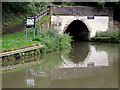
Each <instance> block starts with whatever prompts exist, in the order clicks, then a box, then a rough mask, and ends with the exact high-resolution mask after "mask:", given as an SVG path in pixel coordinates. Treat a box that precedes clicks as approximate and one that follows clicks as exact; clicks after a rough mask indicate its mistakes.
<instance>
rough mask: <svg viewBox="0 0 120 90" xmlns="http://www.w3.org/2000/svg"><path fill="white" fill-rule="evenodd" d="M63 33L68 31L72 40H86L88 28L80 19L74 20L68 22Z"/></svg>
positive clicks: (87, 38)
mask: <svg viewBox="0 0 120 90" xmlns="http://www.w3.org/2000/svg"><path fill="white" fill-rule="evenodd" d="M65 33H69V35H70V36H72V39H73V40H74V41H88V40H89V30H88V28H87V26H86V25H85V24H84V23H83V22H82V21H80V20H74V21H73V22H71V23H70V24H69V26H68V27H67V29H66V30H65Z"/></svg>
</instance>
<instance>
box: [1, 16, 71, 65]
mask: <svg viewBox="0 0 120 90" xmlns="http://www.w3.org/2000/svg"><path fill="white" fill-rule="evenodd" d="M48 18H49V15H47V16H45V17H44V18H43V19H41V20H39V21H37V22H36V25H35V32H36V33H35V38H33V29H32V28H31V29H29V30H28V37H27V39H26V37H25V35H26V32H25V30H23V31H20V32H16V33H14V34H8V35H4V36H2V48H1V50H6V49H7V50H8V49H13V50H14V49H19V48H20V47H21V46H27V45H31V44H35V45H37V44H38V43H43V44H44V46H43V47H42V48H39V49H36V50H32V51H28V52H22V53H18V54H15V55H10V56H7V57H3V59H2V60H3V61H2V62H3V63H2V64H3V66H7V65H8V64H7V63H8V62H9V61H12V63H10V64H11V65H14V64H19V59H21V57H28V56H35V55H38V54H43V53H47V52H51V51H56V50H62V49H64V48H71V44H70V42H71V41H72V39H71V37H70V36H69V35H68V34H59V33H58V30H55V29H53V28H49V29H45V30H42V29H41V28H40V26H41V23H43V22H44V21H46V20H49V19H48ZM16 60H17V63H16ZM14 62H15V63H14ZM20 62H22V63H25V61H24V60H23V59H22V61H21V60H20ZM26 62H29V61H26Z"/></svg>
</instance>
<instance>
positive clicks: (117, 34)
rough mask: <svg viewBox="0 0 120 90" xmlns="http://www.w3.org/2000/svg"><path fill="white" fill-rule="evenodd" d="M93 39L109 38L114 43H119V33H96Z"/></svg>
mask: <svg viewBox="0 0 120 90" xmlns="http://www.w3.org/2000/svg"><path fill="white" fill-rule="evenodd" d="M95 37H111V38H113V39H115V41H116V42H120V32H119V31H118V30H116V31H109V30H108V31H106V32H96V35H95Z"/></svg>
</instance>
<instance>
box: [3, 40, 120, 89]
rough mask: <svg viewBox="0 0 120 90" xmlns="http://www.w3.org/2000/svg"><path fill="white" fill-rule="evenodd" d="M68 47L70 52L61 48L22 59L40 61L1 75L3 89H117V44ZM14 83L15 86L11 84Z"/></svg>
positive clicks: (77, 43)
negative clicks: (32, 83) (30, 81)
mask: <svg viewBox="0 0 120 90" xmlns="http://www.w3.org/2000/svg"><path fill="white" fill-rule="evenodd" d="M72 47H73V49H72V50H70V49H63V50H60V51H55V52H49V53H46V54H42V55H37V57H36V58H35V57H28V58H24V60H27V59H30V60H31V61H33V60H34V59H36V61H38V62H39V61H40V62H41V61H43V62H42V63H41V64H40V63H39V64H37V65H35V64H34V65H32V66H30V67H25V68H24V69H21V70H16V71H11V72H9V73H4V74H3V75H2V76H3V77H2V78H3V81H2V83H3V87H4V88H8V87H9V88H10V87H11V88H15V87H17V88H21V87H24V88H28V87H29V88H30V87H33V88H36V87H39V88H63V87H64V88H73V87H75V88H76V87H77V88H86V87H87V88H117V87H118V86H117V85H118V81H117V80H118V76H117V75H118V72H117V71H118V66H117V65H118V48H119V45H118V44H115V43H93V42H91V43H90V42H76V43H72ZM113 47H114V48H113ZM98 57H99V58H98ZM14 70H15V69H14ZM6 78H7V79H6ZM19 78H21V79H19ZM31 79H32V81H34V85H32V86H30V85H29V80H31ZM16 80H17V82H18V83H17V84H15V82H14V81H16ZM10 81H12V82H10ZM81 81H82V82H81ZM6 82H7V83H6ZM88 82H89V83H88Z"/></svg>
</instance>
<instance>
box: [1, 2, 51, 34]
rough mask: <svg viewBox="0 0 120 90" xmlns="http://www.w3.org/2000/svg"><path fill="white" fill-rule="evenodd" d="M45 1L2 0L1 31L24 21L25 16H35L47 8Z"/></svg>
mask: <svg viewBox="0 0 120 90" xmlns="http://www.w3.org/2000/svg"><path fill="white" fill-rule="evenodd" d="M48 4H49V3H47V2H2V32H6V31H8V30H9V29H11V28H14V27H15V26H17V25H20V24H22V23H23V22H24V20H25V16H35V15H37V14H38V13H40V12H42V11H43V10H45V9H46V8H47V5H48Z"/></svg>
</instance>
